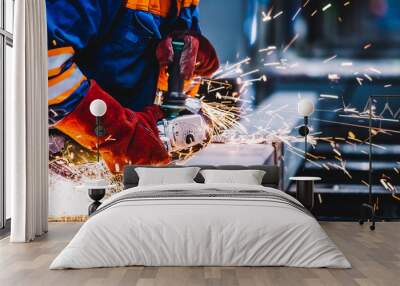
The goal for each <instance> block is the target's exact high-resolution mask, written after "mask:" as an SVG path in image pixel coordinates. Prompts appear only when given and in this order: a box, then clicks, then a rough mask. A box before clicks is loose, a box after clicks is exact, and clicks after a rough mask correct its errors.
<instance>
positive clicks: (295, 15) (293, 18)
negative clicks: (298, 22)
mask: <svg viewBox="0 0 400 286" xmlns="http://www.w3.org/2000/svg"><path fill="white" fill-rule="evenodd" d="M300 11H301V7H300V8H299V9H297V12H296V13H295V14H294V16H293V17H292V22H293V21H294V20H295V19H296V17H297V15H299V13H300Z"/></svg>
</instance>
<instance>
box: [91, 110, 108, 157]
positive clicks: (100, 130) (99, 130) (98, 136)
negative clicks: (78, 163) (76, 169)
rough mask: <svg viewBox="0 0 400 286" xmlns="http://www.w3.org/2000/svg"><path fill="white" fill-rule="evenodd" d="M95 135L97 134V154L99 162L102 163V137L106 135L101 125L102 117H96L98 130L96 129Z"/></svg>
mask: <svg viewBox="0 0 400 286" xmlns="http://www.w3.org/2000/svg"><path fill="white" fill-rule="evenodd" d="M94 133H95V134H96V153H97V162H100V147H99V145H100V137H103V136H105V135H106V130H105V129H104V127H103V126H102V125H101V117H100V116H96V128H95V129H94Z"/></svg>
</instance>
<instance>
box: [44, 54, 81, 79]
mask: <svg viewBox="0 0 400 286" xmlns="http://www.w3.org/2000/svg"><path fill="white" fill-rule="evenodd" d="M73 55H74V50H73V49H72V48H71V47H64V48H58V49H52V50H49V51H48V67H47V69H48V72H47V73H48V77H52V76H55V75H57V74H59V73H60V72H61V70H62V68H63V66H64V64H65V63H66V62H67V61H68V60H69V59H70V58H71V57H72V56H73Z"/></svg>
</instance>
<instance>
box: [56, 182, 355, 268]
mask: <svg viewBox="0 0 400 286" xmlns="http://www.w3.org/2000/svg"><path fill="white" fill-rule="evenodd" d="M210 188H215V189H218V190H222V191H223V190H227V191H239V190H246V189H248V190H261V191H265V192H268V193H269V194H271V195H274V196H279V197H282V198H283V199H285V200H288V201H292V202H296V203H298V202H297V201H296V200H295V199H293V198H292V197H290V196H289V195H287V194H285V193H283V192H281V191H279V190H275V189H272V188H265V187H262V186H250V185H238V184H235V185H232V184H207V185H205V184H184V185H167V186H151V187H136V188H132V189H129V190H125V191H123V192H121V193H119V194H116V195H114V196H112V197H111V198H109V199H108V200H106V201H105V202H104V203H103V204H102V206H101V208H103V210H102V211H100V212H99V213H97V214H96V215H94V216H93V217H91V218H90V219H89V220H88V221H87V222H86V223H85V224H84V225H83V226H82V227H81V229H80V230H79V232H78V233H77V234H76V235H75V237H74V238H73V239H72V241H71V242H70V243H69V244H68V246H67V247H66V248H65V249H64V250H63V251H62V252H61V253H60V254H59V255H58V256H57V258H56V259H55V260H54V261H53V263H52V264H51V266H50V269H63V268H92V267H114V266H128V265H145V266H194V265H197V266H211V265H213V266H244V265H246V266H293V267H333V268H349V267H351V266H350V263H349V262H348V261H347V259H346V258H345V257H344V255H343V254H342V252H341V251H340V250H338V248H337V247H336V245H335V244H334V243H333V242H332V241H331V239H330V238H329V237H328V236H327V234H326V233H325V232H324V230H323V229H322V228H321V226H320V225H319V224H318V222H317V221H316V220H315V219H314V218H313V217H312V216H311V215H309V214H307V213H305V212H303V211H301V210H299V208H296V207H294V206H292V205H290V204H285V203H281V202H277V201H274V200H271V201H268V200H263V199H258V198H243V197H241V198H235V197H226V198H214V197H206V198H204V197H202V198H197V197H185V198H151V199H140V200H126V201H124V200H121V198H122V197H124V196H125V197H129V195H130V194H137V193H135V192H146V191H160V192H163V191H168V190H188V191H197V190H198V191H199V192H201V191H203V192H206V190H207V189H210ZM117 200H118V201H119V200H121V201H120V202H118V203H115V201H117ZM298 204H299V203H298Z"/></svg>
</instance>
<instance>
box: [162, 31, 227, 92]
mask: <svg viewBox="0 0 400 286" xmlns="http://www.w3.org/2000/svg"><path fill="white" fill-rule="evenodd" d="M172 39H181V40H183V41H184V43H185V46H184V50H183V52H182V56H181V63H180V71H181V74H182V75H183V78H184V80H185V84H184V92H185V93H186V94H188V95H192V96H194V95H196V93H197V90H198V86H199V82H197V83H196V82H193V79H194V78H195V77H209V76H211V75H212V74H213V73H214V72H215V71H216V70H217V69H218V67H219V61H218V57H217V53H216V52H215V49H214V47H213V46H212V45H211V43H210V42H209V41H208V40H207V39H206V38H205V37H204V36H202V35H201V34H199V33H197V32H194V31H177V32H174V33H172V34H170V35H169V36H168V37H166V38H165V39H163V40H162V41H161V42H160V43H159V44H158V46H157V49H156V56H157V59H158V62H159V64H160V74H159V79H158V89H159V90H161V91H167V90H168V72H167V70H168V65H169V64H170V63H172V61H173V58H174V50H173V47H172Z"/></svg>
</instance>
